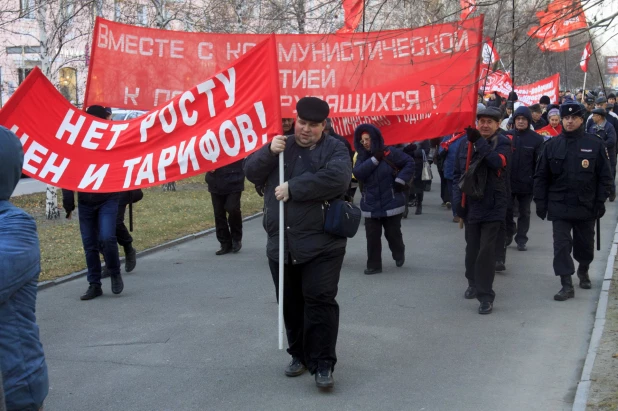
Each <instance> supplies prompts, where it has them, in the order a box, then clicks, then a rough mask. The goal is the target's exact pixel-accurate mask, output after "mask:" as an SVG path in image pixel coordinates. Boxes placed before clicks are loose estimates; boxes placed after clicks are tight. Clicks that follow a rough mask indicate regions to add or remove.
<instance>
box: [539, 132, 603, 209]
mask: <svg viewBox="0 0 618 411" xmlns="http://www.w3.org/2000/svg"><path fill="white" fill-rule="evenodd" d="M612 182H613V178H612V172H611V169H610V163H609V158H608V155H607V151H606V149H605V145H604V144H603V141H602V140H601V139H600V138H598V137H597V136H595V135H592V134H588V133H585V132H584V127H583V126H582V127H580V128H579V129H578V130H576V131H573V132H566V131H563V132H562V133H560V134H559V135H557V136H556V137H552V138H550V139H549V140H547V142H546V143H545V144H544V146H543V152H542V153H541V156H540V158H539V164H538V166H537V168H536V174H535V175H534V201H535V203H536V205H537V208H538V207H541V208H544V209H546V210H547V219H548V220H550V221H555V220H594V219H595V218H596V214H597V207H598V203H603V202H605V200H606V199H607V197H608V196H609V193H610V192H611V188H612Z"/></svg>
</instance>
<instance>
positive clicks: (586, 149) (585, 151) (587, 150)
mask: <svg viewBox="0 0 618 411" xmlns="http://www.w3.org/2000/svg"><path fill="white" fill-rule="evenodd" d="M581 151H582V152H583V153H592V149H591V148H582V149H581Z"/></svg>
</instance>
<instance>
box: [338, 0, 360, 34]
mask: <svg viewBox="0 0 618 411" xmlns="http://www.w3.org/2000/svg"><path fill="white" fill-rule="evenodd" d="M364 6H365V1H364V0H343V13H344V18H345V22H344V23H343V27H342V28H340V29H339V30H337V33H354V31H355V30H356V27H358V23H360V21H361V19H362V18H363V7H364Z"/></svg>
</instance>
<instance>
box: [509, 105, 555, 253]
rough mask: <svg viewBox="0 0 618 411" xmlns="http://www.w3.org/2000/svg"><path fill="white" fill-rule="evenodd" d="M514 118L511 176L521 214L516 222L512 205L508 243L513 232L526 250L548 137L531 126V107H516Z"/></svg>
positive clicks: (515, 199)
mask: <svg viewBox="0 0 618 411" xmlns="http://www.w3.org/2000/svg"><path fill="white" fill-rule="evenodd" d="M514 118H515V128H513V129H512V130H509V131H508V132H507V135H509V137H510V138H511V144H512V148H513V156H512V160H511V164H510V166H509V176H510V180H511V181H510V182H511V199H512V201H513V203H515V202H517V206H518V209H519V217H518V218H517V224H515V221H514V219H513V208H512V207H509V209H508V210H507V214H506V225H507V243H510V242H511V240H512V238H513V235H515V243H516V244H517V249H518V250H519V251H526V250H527V246H526V243H527V242H528V235H527V234H528V230H529V229H530V204H532V188H533V186H534V170H535V169H536V163H537V158H538V157H539V155H540V154H541V149H542V147H543V142H544V141H545V139H544V138H543V136H541V135H539V134H537V133H535V132H534V131H532V130H531V129H530V124H531V123H532V121H533V120H532V116H531V112H530V110H529V109H528V107H524V106H522V107H519V108H518V109H517V110H515V114H514Z"/></svg>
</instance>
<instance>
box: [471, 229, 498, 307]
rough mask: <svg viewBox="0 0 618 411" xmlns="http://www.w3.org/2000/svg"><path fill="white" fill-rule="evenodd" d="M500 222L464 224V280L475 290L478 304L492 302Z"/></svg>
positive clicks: (494, 294)
mask: <svg viewBox="0 0 618 411" xmlns="http://www.w3.org/2000/svg"><path fill="white" fill-rule="evenodd" d="M501 224H502V222H500V221H492V222H487V223H475V224H466V233H465V235H466V278H467V279H468V285H469V286H470V287H475V288H476V298H477V299H478V300H479V301H480V302H484V301H490V302H493V301H494V298H495V296H496V293H494V290H493V288H492V287H493V283H494V276H495V274H496V241H497V238H498V231H499V230H500V225H501Z"/></svg>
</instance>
